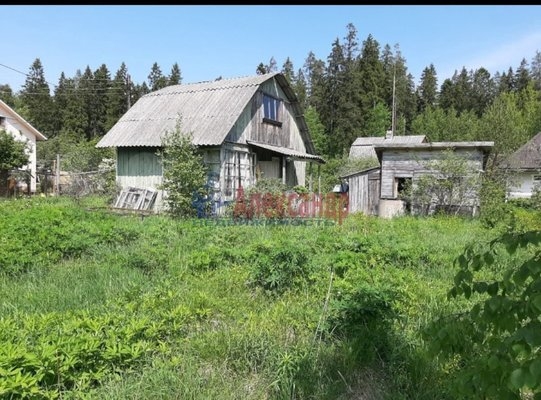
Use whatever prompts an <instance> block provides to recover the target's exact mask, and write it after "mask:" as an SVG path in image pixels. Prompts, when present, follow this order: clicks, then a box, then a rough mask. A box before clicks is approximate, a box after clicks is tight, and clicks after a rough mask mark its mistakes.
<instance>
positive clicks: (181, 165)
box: [159, 120, 207, 217]
mask: <svg viewBox="0 0 541 400" xmlns="http://www.w3.org/2000/svg"><path fill="white" fill-rule="evenodd" d="M159 155H160V156H161V159H162V168H163V183H162V185H161V189H163V190H164V191H165V196H164V197H165V203H166V205H167V212H168V213H169V214H171V215H172V216H174V217H192V216H195V215H196V211H197V210H196V208H195V207H194V201H195V200H197V199H198V198H201V197H204V196H206V195H207V193H205V184H206V182H207V169H206V167H205V165H204V163H203V157H202V156H201V154H200V153H199V152H198V148H197V146H195V145H194V144H193V142H192V135H191V134H190V133H187V132H183V131H182V128H181V123H180V120H179V122H178V123H177V125H176V127H175V129H174V130H172V131H168V132H167V133H166V134H165V135H164V137H163V138H162V148H161V151H160V152H159Z"/></svg>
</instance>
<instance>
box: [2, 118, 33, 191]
mask: <svg viewBox="0 0 541 400" xmlns="http://www.w3.org/2000/svg"><path fill="white" fill-rule="evenodd" d="M26 150H27V144H26V143H25V142H21V141H18V140H15V138H14V137H13V136H12V135H11V134H9V133H8V132H6V131H5V130H4V129H1V130H0V196H5V195H6V194H7V190H8V177H9V172H10V171H11V170H13V169H16V168H21V167H23V166H25V165H27V164H28V162H29V157H28V154H27V152H26Z"/></svg>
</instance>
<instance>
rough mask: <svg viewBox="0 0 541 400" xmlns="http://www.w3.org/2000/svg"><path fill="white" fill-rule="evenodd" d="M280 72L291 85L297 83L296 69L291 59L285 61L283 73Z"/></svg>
mask: <svg viewBox="0 0 541 400" xmlns="http://www.w3.org/2000/svg"><path fill="white" fill-rule="evenodd" d="M280 72H281V73H282V74H284V76H285V77H286V79H287V81H288V82H289V83H290V84H293V82H294V81H295V69H294V67H293V61H291V59H290V58H289V57H287V59H286V60H285V62H284V65H282V71H280Z"/></svg>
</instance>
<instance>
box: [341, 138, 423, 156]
mask: <svg viewBox="0 0 541 400" xmlns="http://www.w3.org/2000/svg"><path fill="white" fill-rule="evenodd" d="M425 141H426V136H425V135H404V136H393V137H392V138H389V139H387V138H386V137H385V136H372V137H358V138H357V139H355V141H354V142H353V144H352V145H351V147H350V148H349V158H377V154H376V151H375V150H374V146H376V145H383V144H392V143H395V144H411V143H424V142H425Z"/></svg>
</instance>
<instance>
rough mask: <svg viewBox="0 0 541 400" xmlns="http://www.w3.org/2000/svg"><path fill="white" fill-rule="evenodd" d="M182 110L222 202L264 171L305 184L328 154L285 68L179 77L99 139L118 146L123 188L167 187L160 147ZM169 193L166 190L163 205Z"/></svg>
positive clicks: (119, 177) (182, 121) (143, 100)
mask: <svg viewBox="0 0 541 400" xmlns="http://www.w3.org/2000/svg"><path fill="white" fill-rule="evenodd" d="M179 117H180V128H181V131H182V132H187V133H191V134H192V135H193V143H194V144H195V145H197V146H198V148H199V149H200V151H201V153H202V155H203V158H204V161H205V163H206V165H207V166H208V167H209V168H210V171H211V176H210V179H212V181H213V183H214V185H215V193H214V196H213V197H214V199H215V201H216V202H217V203H220V204H224V203H227V202H229V201H232V200H234V199H235V196H236V193H237V189H238V188H239V187H240V186H242V187H243V188H248V187H250V186H252V185H254V184H255V183H256V181H257V180H259V179H261V178H278V179H280V180H281V181H282V182H283V183H285V184H286V185H288V186H290V187H293V186H295V185H304V184H305V183H306V181H307V179H308V178H310V179H311V175H310V176H307V175H309V173H311V171H312V168H307V163H309V165H310V167H311V164H312V163H322V162H324V160H323V159H322V158H321V157H319V156H318V155H316V153H315V149H314V145H313V143H312V140H311V138H310V133H309V131H308V127H307V125H306V121H305V120H304V116H303V115H302V111H301V108H300V105H299V103H298V100H297V98H296V96H295V93H294V91H293V89H292V88H291V86H290V85H289V83H288V81H287V79H286V78H285V77H284V75H282V74H280V73H270V74H265V75H256V76H250V77H242V78H236V79H221V80H216V81H209V82H201V83H193V84H183V85H174V86H168V87H166V88H163V89H161V90H157V91H155V92H151V93H149V94H147V95H145V96H143V97H141V98H140V99H139V100H138V101H137V102H136V103H135V104H134V105H133V106H132V107H131V108H130V109H129V110H128V111H127V112H126V113H125V114H124V115H123V116H122V117H121V118H120V119H119V121H118V122H117V123H116V124H115V125H114V126H113V127H112V128H111V130H110V131H109V132H107V134H106V135H105V136H104V137H103V138H102V139H101V140H100V141H99V142H98V144H97V145H96V147H115V148H116V152H117V167H116V174H117V182H118V183H119V185H120V186H121V187H122V188H129V187H138V188H146V189H155V190H157V189H159V186H160V184H161V183H162V167H161V163H160V159H159V157H158V155H157V154H156V153H157V151H158V150H159V149H160V147H161V143H162V142H161V140H162V136H163V135H164V134H165V133H166V132H168V131H173V130H174V129H175V127H176V124H177V123H178V121H179ZM162 196H163V193H161V192H159V194H158V197H157V200H156V203H157V204H156V209H159V208H160V207H161V205H162Z"/></svg>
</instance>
